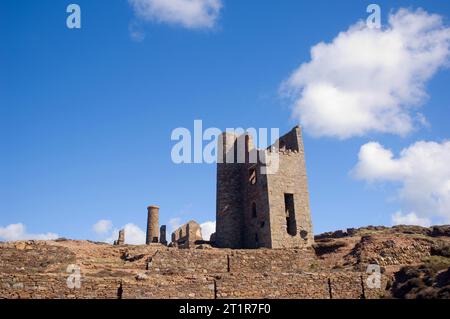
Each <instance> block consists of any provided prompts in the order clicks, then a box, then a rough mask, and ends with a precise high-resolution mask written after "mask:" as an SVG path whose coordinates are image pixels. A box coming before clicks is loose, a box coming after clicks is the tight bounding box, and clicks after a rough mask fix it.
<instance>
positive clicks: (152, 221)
mask: <svg viewBox="0 0 450 319" xmlns="http://www.w3.org/2000/svg"><path fill="white" fill-rule="evenodd" d="M147 210H148V219H147V240H146V243H147V245H150V244H152V243H158V241H159V207H158V206H149V207H148V208H147Z"/></svg>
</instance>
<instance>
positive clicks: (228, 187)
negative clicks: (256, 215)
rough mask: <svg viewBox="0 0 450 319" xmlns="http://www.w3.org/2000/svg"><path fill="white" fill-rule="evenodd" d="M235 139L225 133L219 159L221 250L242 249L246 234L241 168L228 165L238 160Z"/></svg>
mask: <svg viewBox="0 0 450 319" xmlns="http://www.w3.org/2000/svg"><path fill="white" fill-rule="evenodd" d="M236 139H237V137H236V135H234V134H228V133H224V134H222V135H221V136H220V137H219V142H218V147H217V150H218V155H217V186H216V189H217V194H216V235H215V236H216V237H215V241H216V242H215V244H216V245H217V247H221V248H241V247H242V246H243V243H242V234H243V233H242V232H243V224H244V219H243V216H244V215H243V213H242V212H243V209H244V207H243V198H242V188H241V178H242V177H241V166H240V165H239V164H227V157H228V159H229V161H232V162H234V159H235V158H236V156H235V155H236V154H235V151H236V148H235V143H236Z"/></svg>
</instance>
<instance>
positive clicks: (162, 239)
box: [159, 225, 167, 246]
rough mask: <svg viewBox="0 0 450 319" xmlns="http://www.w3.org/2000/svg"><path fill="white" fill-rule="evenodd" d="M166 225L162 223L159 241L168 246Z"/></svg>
mask: <svg viewBox="0 0 450 319" xmlns="http://www.w3.org/2000/svg"><path fill="white" fill-rule="evenodd" d="M166 229H167V227H166V225H162V226H161V228H160V229H159V236H160V237H159V242H160V243H161V244H163V245H164V246H167V239H166Z"/></svg>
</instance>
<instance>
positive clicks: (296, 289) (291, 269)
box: [0, 241, 387, 299]
mask: <svg viewBox="0 0 450 319" xmlns="http://www.w3.org/2000/svg"><path fill="white" fill-rule="evenodd" d="M69 265H76V266H79V267H80V275H81V277H80V280H81V281H80V282H81V286H80V288H79V289H78V288H75V289H71V288H70V287H69V286H68V285H67V279H68V278H69V277H70V276H71V275H72V274H73V273H72V272H68V266H69ZM366 278H367V275H366V274H365V273H363V272H357V271H353V270H350V269H347V270H344V269H342V270H336V271H333V272H331V271H330V270H329V269H327V268H326V267H322V266H321V264H320V260H318V259H317V258H315V256H314V253H313V251H312V249H306V248H305V249H257V250H231V249H181V250H180V249H176V248H168V247H165V246H163V245H160V244H156V245H151V246H147V245H143V246H127V245H124V246H111V245H105V244H95V243H88V242H77V241H67V242H48V243H44V242H34V241H30V242H20V243H14V244H0V298H100V299H119V298H205V299H213V298H361V297H365V298H379V297H380V296H382V295H383V294H384V293H385V287H386V282H387V278H386V277H385V276H383V281H382V285H381V289H369V288H368V287H367V284H366V282H365V279H366Z"/></svg>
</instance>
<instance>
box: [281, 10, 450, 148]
mask: <svg viewBox="0 0 450 319" xmlns="http://www.w3.org/2000/svg"><path fill="white" fill-rule="evenodd" d="M449 56H450V28H448V27H445V26H444V24H443V21H442V17H441V16H439V15H434V14H428V13H427V12H426V11H424V10H421V9H419V10H416V11H410V10H406V9H400V10H399V11H397V12H395V13H393V14H390V15H389V25H388V26H386V27H385V28H383V29H373V28H368V27H367V26H366V25H365V23H363V22H359V23H357V24H355V25H353V26H351V27H350V28H349V29H348V30H347V31H345V32H342V33H340V34H339V35H338V36H337V37H336V38H335V39H334V40H333V41H332V42H331V43H323V42H322V43H319V44H317V45H315V46H314V47H313V48H312V49H311V61H310V62H309V63H304V64H302V65H301V66H300V67H299V68H298V69H297V70H295V71H294V72H293V74H292V75H291V77H290V78H289V79H288V80H286V81H285V82H284V83H283V84H282V86H281V91H282V92H284V93H286V94H287V95H288V96H290V97H292V98H293V99H294V100H295V103H294V111H293V114H294V116H295V117H297V118H299V120H300V122H301V124H302V126H303V127H304V128H305V130H306V131H307V132H309V133H310V134H312V135H314V136H331V137H337V138H340V139H345V138H349V137H352V136H363V135H365V134H367V133H370V132H381V133H392V134H398V135H405V134H407V133H409V132H411V131H412V130H413V129H414V127H415V125H416V123H420V124H423V123H426V119H425V118H424V117H423V116H422V115H421V114H418V113H417V114H416V111H415V109H417V107H418V106H420V105H421V104H423V102H424V99H425V98H426V96H427V95H426V92H425V85H426V82H427V81H428V80H429V79H430V78H431V77H432V76H433V75H434V74H435V73H436V72H437V71H438V70H439V68H441V67H443V66H448V62H449Z"/></svg>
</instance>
